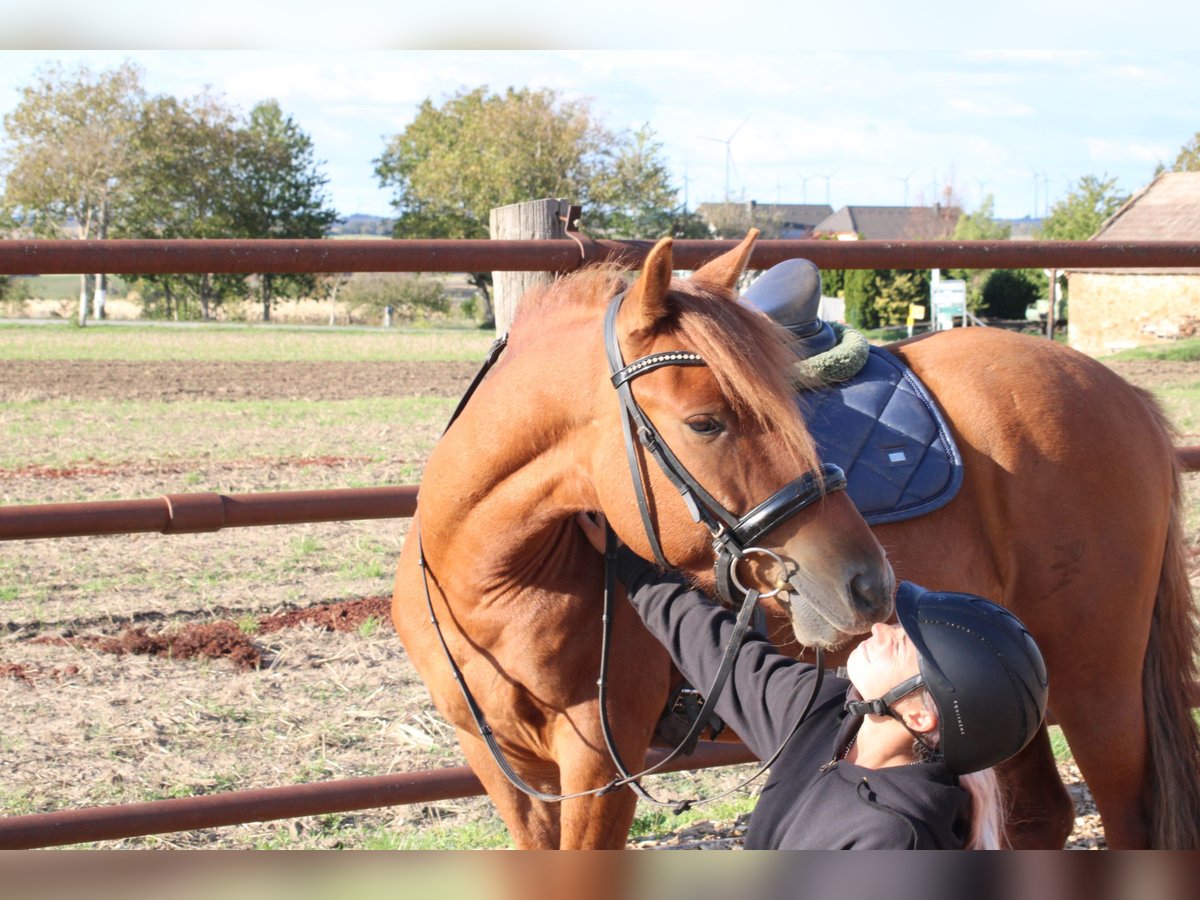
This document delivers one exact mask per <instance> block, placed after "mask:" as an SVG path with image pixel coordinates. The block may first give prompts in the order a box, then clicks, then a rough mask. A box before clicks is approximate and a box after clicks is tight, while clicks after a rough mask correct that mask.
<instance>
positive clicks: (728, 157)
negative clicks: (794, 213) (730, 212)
mask: <svg viewBox="0 0 1200 900" xmlns="http://www.w3.org/2000/svg"><path fill="white" fill-rule="evenodd" d="M752 115H754V113H753V112H751V113H750V115H749V116H746V118H744V119H742V122H741V125H738V127H737V128H735V129H733V131H732V132H731V133H730V135H729V137H727V138H725V139H724V140H722V139H721V138H715V137H704V136H703V135H701V137H702V139H703V140H706V141H716V142H717V143H718V144H724V145H725V202H726V203H728V202H729V167H730V165H731V164H732V162H733V148H732V147H731V146H730V145H731V144H733V139H734V138H735V137H737V133H738V132H739V131H741V130H742V125H745V124H746V123H747V122H749V121H750V116H752Z"/></svg>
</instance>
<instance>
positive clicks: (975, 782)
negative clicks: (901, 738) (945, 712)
mask: <svg viewBox="0 0 1200 900" xmlns="http://www.w3.org/2000/svg"><path fill="white" fill-rule="evenodd" d="M919 696H920V698H921V702H922V703H923V704H924V705H925V708H926V709H928V710H930V711H931V712H934V713H937V716H938V721H939V722H940V721H941V712H940V711H939V710H938V708H937V704H936V703H934V701H933V697H932V696H931V695H930V693H929V691H927V690H926V689H925V688H921V691H920V695H919ZM940 731H941V730H940V729H938V728H935V729H934V730H933V731H931V732H928V733H926V734H924V735H922V736H921V740H916V739H914V740H913V756H914V757H915V758H916V759H917V760H918V761H919V762H929V761H930V760H932V759H933V758H934V756H935V754H936V753H937V746H938V742H939V740H940V737H941V735H940ZM958 783H959V784H961V785H962V786H963V789H964V790H965V791H966V792H967V793H968V794H970V796H971V833H970V834H969V835H968V836H967V843H966V846H965V847H964V848H963V849H965V850H999V849H1000V847H1001V843H1002V842H1003V840H1004V821H1005V818H1006V810H1005V806H1004V793H1003V791H1002V790H1001V789H1000V779H998V778H997V777H996V770H995V768H988V769H983V770H981V771H979V772H971V773H970V774H968V775H959V776H958Z"/></svg>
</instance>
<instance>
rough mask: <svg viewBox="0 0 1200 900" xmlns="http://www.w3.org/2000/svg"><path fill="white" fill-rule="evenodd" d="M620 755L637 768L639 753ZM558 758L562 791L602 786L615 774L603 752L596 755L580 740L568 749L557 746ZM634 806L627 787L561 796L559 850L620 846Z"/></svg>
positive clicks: (599, 848) (584, 789) (640, 759)
mask: <svg viewBox="0 0 1200 900" xmlns="http://www.w3.org/2000/svg"><path fill="white" fill-rule="evenodd" d="M601 752H603V751H601ZM622 755H623V756H624V758H625V760H626V763H627V764H628V765H629V766H630V767H633V766H637V768H631V771H638V770H640V769H641V765H639V764H640V763H641V762H642V754H641V753H633V752H628V753H623V754H622ZM559 762H560V765H561V771H562V790H563V793H565V794H571V793H575V792H576V791H588V790H591V789H593V788H597V787H602V786H604V785H605V784H608V783H609V782H610V781H611V780H612V779H613V776H614V775H615V774H616V773H615V772H614V771H613V765H612V763H611V761H609V759H608V754H607V753H604V754H603V756H601V755H598V754H597V753H596V750H595V748H594V747H591V746H588V745H586V744H585V743H584V742H582V741H580V742H578V743H577V744H576V746H575V747H574V748H572V749H570V750H565V751H563V750H560V755H559ZM636 809H637V796H636V795H635V794H634V792H633V790H632V788H629V787H623V788H620V789H618V790H615V791H613V792H612V793H610V794H605V795H604V796H603V797H597V796H595V795H591V796H586V797H577V798H575V799H574V800H565V801H563V804H562V820H561V823H562V834H561V838H560V843H559V846H560V848H561V849H563V850H620V849H622V848H623V847H624V846H625V843H626V840H627V839H628V836H629V827H630V826H631V825H632V824H633V816H634V813H635V811H636Z"/></svg>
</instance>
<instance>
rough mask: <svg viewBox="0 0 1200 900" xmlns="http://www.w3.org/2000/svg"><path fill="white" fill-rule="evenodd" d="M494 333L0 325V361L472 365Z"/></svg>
mask: <svg viewBox="0 0 1200 900" xmlns="http://www.w3.org/2000/svg"><path fill="white" fill-rule="evenodd" d="M494 338H495V335H494V334H492V333H490V332H486V331H480V330H479V329H478V328H458V329H449V328H447V329H436V330H435V329H428V328H425V329H418V328H389V329H382V328H372V329H368V328H338V327H330V328H314V327H308V328H303V327H297V326H287V325H265V324H264V325H242V324H220V325H218V324H202V325H188V326H184V327H174V326H155V325H112V324H108V325H103V324H101V325H89V326H88V327H86V328H77V327H75V326H74V325H72V324H71V323H68V322H64V323H62V324H54V325H37V326H34V325H23V324H6V325H0V359H19V360H51V359H53V360H110V359H111V360H126V361H132V362H162V361H187V362H190V361H195V360H207V361H222V362H226V361H227V362H394V361H398V360H409V361H417V362H424V361H439V360H442V361H471V362H475V361H479V360H482V359H483V357H484V355H485V354H486V353H487V349H488V347H490V346H491V344H492V341H493V340H494Z"/></svg>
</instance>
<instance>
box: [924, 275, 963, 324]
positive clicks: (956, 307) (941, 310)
mask: <svg viewBox="0 0 1200 900" xmlns="http://www.w3.org/2000/svg"><path fill="white" fill-rule="evenodd" d="M929 305H930V309H931V310H932V313H931V315H930V318H931V319H932V320H933V328H934V330H935V331H941V330H942V329H945V328H953V327H954V318H955V316H957V317H958V318H959V319H960V320H961V319H962V317H963V316H965V315H966V314H967V283H966V282H965V281H945V280H942V281H938V282H937V283H935V284H931V285H930V286H929Z"/></svg>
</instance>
